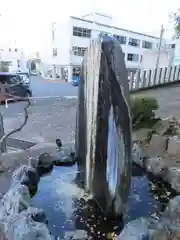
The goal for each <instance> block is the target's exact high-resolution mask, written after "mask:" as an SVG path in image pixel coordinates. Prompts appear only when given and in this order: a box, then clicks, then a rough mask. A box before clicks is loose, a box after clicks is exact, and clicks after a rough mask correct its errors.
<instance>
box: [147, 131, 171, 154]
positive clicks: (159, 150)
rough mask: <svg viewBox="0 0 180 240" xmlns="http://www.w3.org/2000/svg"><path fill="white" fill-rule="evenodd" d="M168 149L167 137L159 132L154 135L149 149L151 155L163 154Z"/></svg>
mask: <svg viewBox="0 0 180 240" xmlns="http://www.w3.org/2000/svg"><path fill="white" fill-rule="evenodd" d="M166 149H167V138H166V137H164V136H160V135H157V134H154V135H152V138H151V141H150V144H149V147H148V151H149V152H150V153H151V156H155V157H157V156H162V155H163V154H164V152H165V151H166Z"/></svg>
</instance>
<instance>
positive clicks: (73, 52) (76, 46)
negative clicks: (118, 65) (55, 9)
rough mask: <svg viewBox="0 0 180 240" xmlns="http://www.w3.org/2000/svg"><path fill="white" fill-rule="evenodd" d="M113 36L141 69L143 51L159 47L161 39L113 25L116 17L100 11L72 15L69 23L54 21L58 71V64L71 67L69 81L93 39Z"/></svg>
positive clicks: (130, 64) (129, 64) (130, 62)
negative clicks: (108, 35)
mask: <svg viewBox="0 0 180 240" xmlns="http://www.w3.org/2000/svg"><path fill="white" fill-rule="evenodd" d="M101 33H103V34H106V33H107V34H110V35H113V36H114V37H115V38H116V39H118V41H119V42H120V43H121V46H122V50H123V52H124V53H125V61H126V65H127V68H132V69H137V68H141V60H142V54H143V52H144V51H145V50H146V51H154V49H157V47H158V43H159V38H158V37H154V36H151V35H148V34H142V33H138V32H134V31H131V30H127V29H122V28H119V27H117V26H113V23H112V18H111V17H110V16H107V15H103V14H100V13H90V14H87V15H85V16H83V17H80V18H79V17H70V18H69V20H68V21H66V22H63V23H62V22H61V23H60V22H54V23H53V24H52V53H51V54H52V57H51V59H49V60H48V62H51V65H54V74H57V72H58V74H61V73H62V71H60V72H61V73H59V70H57V68H58V67H57V66H59V67H66V68H67V69H68V73H69V74H68V75H69V76H68V80H69V81H71V79H72V71H73V68H74V67H75V66H80V64H81V61H82V57H83V55H84V52H85V50H86V48H87V46H88V44H89V41H90V39H91V38H96V37H97V36H98V35H99V34H101Z"/></svg>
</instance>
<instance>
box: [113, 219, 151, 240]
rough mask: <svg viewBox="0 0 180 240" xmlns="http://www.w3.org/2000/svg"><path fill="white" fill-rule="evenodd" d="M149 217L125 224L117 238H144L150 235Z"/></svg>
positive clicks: (130, 239)
mask: <svg viewBox="0 0 180 240" xmlns="http://www.w3.org/2000/svg"><path fill="white" fill-rule="evenodd" d="M149 224H150V221H149V219H148V218H137V219H136V220H134V221H131V222H129V223H128V224H126V225H125V227H124V228H123V230H122V232H121V233H120V235H119V236H118V237H117V240H122V239H123V240H144V239H145V238H147V237H148V227H149Z"/></svg>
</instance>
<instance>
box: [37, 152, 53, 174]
mask: <svg viewBox="0 0 180 240" xmlns="http://www.w3.org/2000/svg"><path fill="white" fill-rule="evenodd" d="M52 168H53V157H52V155H50V154H49V153H42V154H41V155H40V156H39V161H38V166H37V170H38V173H39V175H40V176H41V175H42V174H44V173H48V172H50V171H51V170H52Z"/></svg>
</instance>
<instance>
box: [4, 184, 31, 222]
mask: <svg viewBox="0 0 180 240" xmlns="http://www.w3.org/2000/svg"><path fill="white" fill-rule="evenodd" d="M30 201H31V197H30V193H29V189H28V187H27V186H24V185H21V184H20V183H19V184H18V183H17V184H15V185H13V186H12V187H11V188H10V189H9V191H8V192H7V193H6V194H5V195H4V196H3V198H2V199H1V204H0V221H8V218H9V216H12V215H14V214H16V213H20V212H21V211H23V210H25V209H27V208H28V207H29V205H30Z"/></svg>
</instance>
